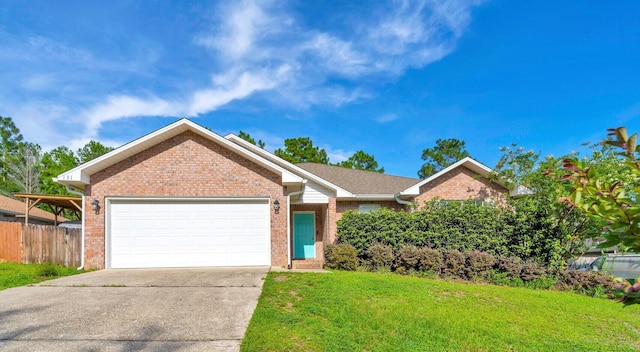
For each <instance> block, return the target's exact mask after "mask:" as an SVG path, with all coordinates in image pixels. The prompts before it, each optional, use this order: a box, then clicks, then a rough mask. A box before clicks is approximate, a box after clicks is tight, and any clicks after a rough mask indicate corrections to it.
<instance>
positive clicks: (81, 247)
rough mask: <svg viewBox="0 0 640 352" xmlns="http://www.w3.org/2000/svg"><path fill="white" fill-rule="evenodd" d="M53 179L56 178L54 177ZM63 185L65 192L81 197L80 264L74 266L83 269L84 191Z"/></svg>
mask: <svg viewBox="0 0 640 352" xmlns="http://www.w3.org/2000/svg"><path fill="white" fill-rule="evenodd" d="M54 181H57V180H56V179H54ZM65 187H66V188H67V192H69V193H71V194H75V195H77V196H81V197H82V210H81V211H82V232H81V233H82V235H81V240H80V266H79V267H77V268H76V269H77V270H82V269H84V203H85V202H84V193H82V192H78V191H76V190H74V189H72V188H71V187H70V186H69V185H65Z"/></svg>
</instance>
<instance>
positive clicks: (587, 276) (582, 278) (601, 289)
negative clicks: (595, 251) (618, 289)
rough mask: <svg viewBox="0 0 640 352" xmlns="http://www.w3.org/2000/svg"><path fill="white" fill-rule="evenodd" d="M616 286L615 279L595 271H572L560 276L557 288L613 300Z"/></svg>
mask: <svg viewBox="0 0 640 352" xmlns="http://www.w3.org/2000/svg"><path fill="white" fill-rule="evenodd" d="M614 286H615V282H614V279H613V277H611V276H609V275H606V274H603V273H598V272H593V271H577V270H570V271H565V272H562V273H560V274H559V277H558V282H557V283H556V285H555V288H557V289H559V290H564V291H568V290H571V291H575V292H578V293H582V294H586V295H589V296H593V297H604V296H608V297H610V298H613V291H614Z"/></svg>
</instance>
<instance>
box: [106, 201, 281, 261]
mask: <svg viewBox="0 0 640 352" xmlns="http://www.w3.org/2000/svg"><path fill="white" fill-rule="evenodd" d="M108 216H109V219H110V221H109V223H108V230H109V238H108V239H109V249H110V251H109V252H110V253H108V256H109V258H110V261H109V263H108V264H107V265H108V266H109V267H111V268H159V267H165V268H173V267H194V266H249V265H269V264H270V262H271V260H270V245H269V239H270V232H271V231H270V226H269V203H268V200H266V199H257V200H228V199H226V200H206V201H203V200H197V201H193V200H189V201H187V200H164V199H154V200H117V199H112V200H110V201H109V214H108Z"/></svg>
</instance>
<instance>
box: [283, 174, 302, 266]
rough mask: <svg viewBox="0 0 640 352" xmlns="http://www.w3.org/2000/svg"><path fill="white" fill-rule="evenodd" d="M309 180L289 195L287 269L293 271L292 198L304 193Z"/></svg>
mask: <svg viewBox="0 0 640 352" xmlns="http://www.w3.org/2000/svg"><path fill="white" fill-rule="evenodd" d="M306 185H307V180H306V179H303V180H302V184H301V186H300V190H299V191H295V192H291V193H289V194H287V269H289V270H291V261H292V260H291V257H292V255H291V196H297V195H298V194H302V193H304V188H305V186H306Z"/></svg>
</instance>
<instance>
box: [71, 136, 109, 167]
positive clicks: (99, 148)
mask: <svg viewBox="0 0 640 352" xmlns="http://www.w3.org/2000/svg"><path fill="white" fill-rule="evenodd" d="M112 150H113V148H112V147H107V146H105V145H104V144H102V143H100V142H97V141H94V140H91V141H89V143H87V144H85V145H84V146H83V147H82V148H80V149H78V151H77V152H76V154H77V156H78V163H80V164H84V163H86V162H89V161H91V160H93V159H95V158H97V157H100V156H103V155H104V154H107V153H108V152H110V151H112Z"/></svg>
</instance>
